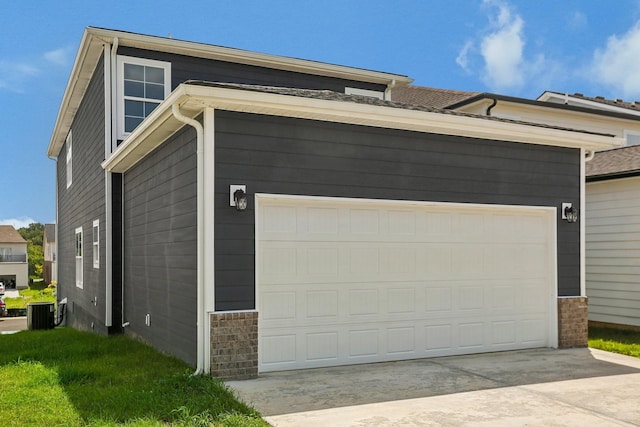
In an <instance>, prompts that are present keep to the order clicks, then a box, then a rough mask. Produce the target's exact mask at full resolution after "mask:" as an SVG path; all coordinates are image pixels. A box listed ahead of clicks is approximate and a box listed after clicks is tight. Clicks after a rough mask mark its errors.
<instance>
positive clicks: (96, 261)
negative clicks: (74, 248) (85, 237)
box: [91, 219, 100, 269]
mask: <svg viewBox="0 0 640 427" xmlns="http://www.w3.org/2000/svg"><path fill="white" fill-rule="evenodd" d="M96 228H97V229H98V230H97V238H98V240H96ZM96 255H97V257H96ZM91 259H92V260H93V268H95V269H99V268H100V220H99V219H94V220H93V226H92V227H91Z"/></svg>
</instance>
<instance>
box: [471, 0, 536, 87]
mask: <svg viewBox="0 0 640 427" xmlns="http://www.w3.org/2000/svg"><path fill="white" fill-rule="evenodd" d="M485 4H488V5H490V6H494V7H497V8H498V14H497V16H495V17H490V21H491V27H492V28H491V32H490V33H489V34H487V35H486V36H485V37H484V38H483V39H482V42H481V44H480V52H481V54H482V57H483V59H484V75H483V80H484V82H485V84H486V85H487V86H489V87H492V88H498V89H505V88H513V87H520V86H522V84H523V83H524V80H525V79H524V73H523V50H524V44H525V41H524V36H523V33H522V29H523V27H524V21H523V19H522V18H521V17H520V16H519V15H513V14H512V12H511V10H510V9H509V6H508V5H507V4H506V3H503V2H500V1H494V0H491V1H489V0H485Z"/></svg>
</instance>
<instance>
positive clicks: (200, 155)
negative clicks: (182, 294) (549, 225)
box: [171, 104, 205, 375]
mask: <svg viewBox="0 0 640 427" xmlns="http://www.w3.org/2000/svg"><path fill="white" fill-rule="evenodd" d="M171 112H172V113H173V116H174V117H175V118H176V119H178V120H179V121H181V122H182V123H185V124H187V125H190V126H193V127H194V128H195V130H196V144H197V148H196V157H197V160H196V163H197V174H198V190H197V198H198V225H197V229H198V232H197V233H198V240H197V246H198V284H197V289H198V293H197V306H198V309H197V334H198V337H197V351H198V354H197V364H196V370H195V372H194V373H193V375H200V374H202V373H204V342H205V341H204V128H203V126H202V124H201V123H200V122H199V121H197V120H195V119H192V118H189V117H187V116H185V115H183V114H182V113H181V112H180V107H178V104H173V105H171Z"/></svg>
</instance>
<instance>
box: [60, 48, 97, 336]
mask: <svg viewBox="0 0 640 427" xmlns="http://www.w3.org/2000/svg"><path fill="white" fill-rule="evenodd" d="M102 69H103V65H102V60H101V61H100V62H99V63H98V65H97V67H96V71H95V73H94V75H93V77H92V79H91V82H90V83H89V87H88V89H87V94H86V96H85V97H84V99H83V101H82V103H81V104H80V107H79V109H78V112H77V114H76V117H75V119H74V122H73V125H72V126H71V129H72V135H73V137H72V138H73V150H72V153H73V159H72V164H73V167H72V177H73V183H72V185H71V187H69V188H67V172H66V152H67V147H66V144H65V146H64V147H63V148H62V150H61V151H60V156H59V157H58V160H57V176H58V221H59V224H58V299H59V300H60V299H62V298H64V297H66V298H67V300H68V304H69V305H68V306H67V315H66V319H67V320H66V324H67V325H70V326H73V327H76V328H78V329H92V324H93V329H94V330H95V331H97V332H100V333H107V329H106V327H105V305H104V304H105V301H106V300H105V271H104V265H105V264H104V260H105V236H106V234H105V182H104V170H103V169H102V167H101V166H100V163H102V161H103V160H104V75H103V73H102ZM96 219H98V220H99V221H100V268H99V269H95V268H93V246H92V233H93V221H94V220H96ZM77 227H82V231H83V240H84V242H83V246H84V248H83V249H84V251H83V271H84V278H83V283H84V286H83V289H79V288H77V287H76V285H75V280H76V279H75V244H74V242H75V229H76V228H77ZM96 297H97V304H96V305H94V304H93V303H92V301H93V300H94V299H95V298H96Z"/></svg>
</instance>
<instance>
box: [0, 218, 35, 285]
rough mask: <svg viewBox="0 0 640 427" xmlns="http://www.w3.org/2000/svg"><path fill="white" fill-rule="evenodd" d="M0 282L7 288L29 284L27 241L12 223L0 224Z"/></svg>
mask: <svg viewBox="0 0 640 427" xmlns="http://www.w3.org/2000/svg"><path fill="white" fill-rule="evenodd" d="M0 282H2V283H3V284H4V286H5V288H7V289H23V288H26V287H28V286H29V263H28V258H27V241H26V240H24V239H23V238H22V236H21V235H20V233H18V232H17V231H16V229H15V228H13V226H12V225H0Z"/></svg>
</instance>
